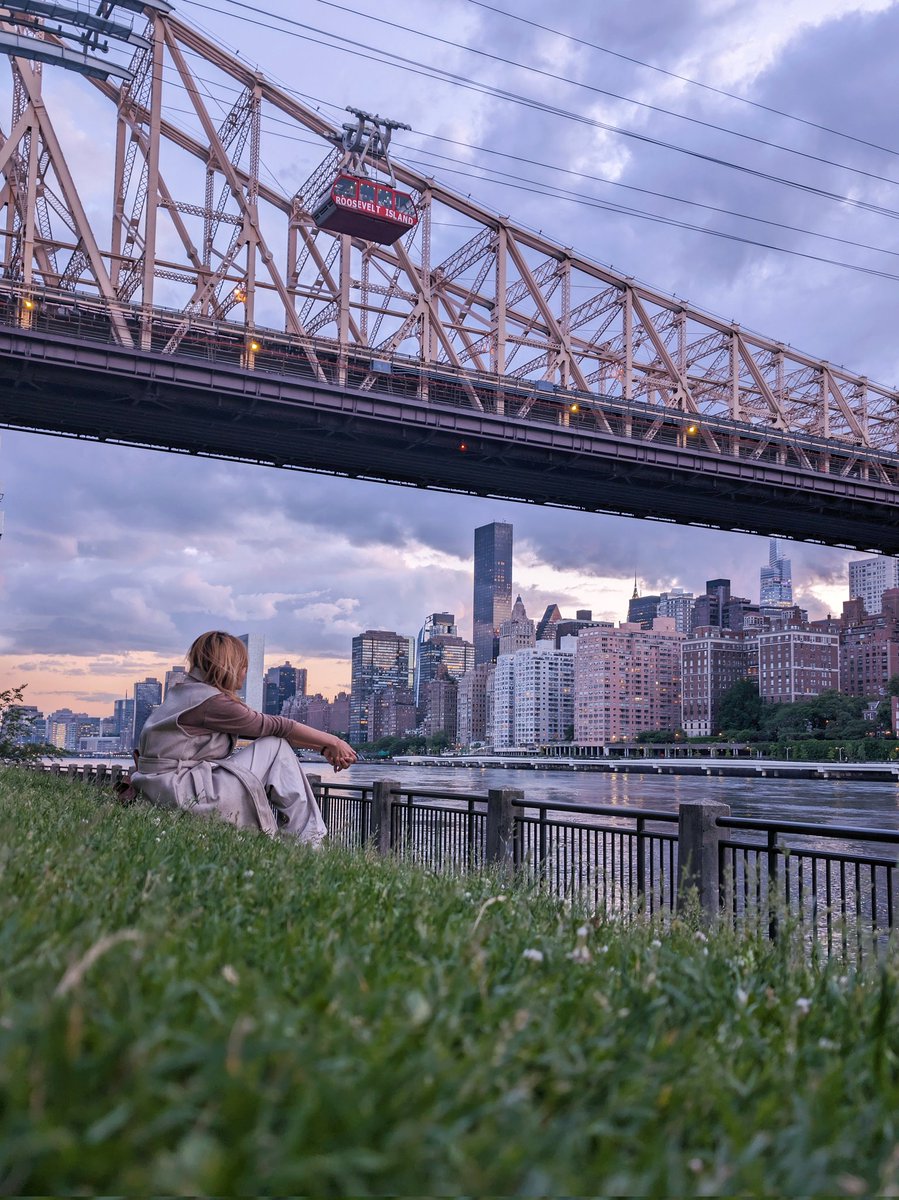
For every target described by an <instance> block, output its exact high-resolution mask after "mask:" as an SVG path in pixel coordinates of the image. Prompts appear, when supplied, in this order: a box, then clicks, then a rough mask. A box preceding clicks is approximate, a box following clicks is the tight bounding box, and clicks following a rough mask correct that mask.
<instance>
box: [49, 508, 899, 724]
mask: <svg viewBox="0 0 899 1200" xmlns="http://www.w3.org/2000/svg"><path fill="white" fill-rule="evenodd" d="M509 524H510V525H511V524H512V522H509ZM513 528H514V526H513ZM475 532H477V530H475ZM748 540H750V539H748V538H747V541H748ZM752 540H753V541H754V542H757V543H762V542H763V541H764V540H765V539H761V538H756V539H752ZM767 544H768V548H767V562H768V563H769V564H771V563H774V562H775V561H781V562H782V561H784V558H785V556H784V555H783V554H782V553H780V557H779V558H778V545H777V542H776V540H775V539H768V540H767ZM787 544H789V545H790V546H792V547H793V548H794V551H795V549H796V548H798V547H799V546H800V545H801V544H799V543H787ZM869 561H871V560H870V558H858V557H856V558H849V560H848V563H847V567H846V578H845V579H844V581H843V583H842V584H834V585H833V588H832V591H833V596H832V598H833V600H834V603H833V604H832V605H831V606H830V608H829V609H828V612H827V613H825V612H824V611H823V610H822V611H817V609H814V608H813V611H811V612H810V613H809V616H810V618H811V619H813V620H814V619H816V618H820V617H822V616H825V615H831V614H838V613H839V611H840V608H841V606H842V602H843V601H844V600H846V599H849V598H850V594H851V593H852V585H851V582H850V576H851V574H852V573H851V572H850V569H849V564H854V567H853V570H854V571H855V573H856V575H858V573H859V571H860V569H861V568H862V566H863V565H864V564H866V563H868V562H869ZM474 563H475V556H474V554H470V558H469V562H468V564H467V574H468V581H469V583H468V586H469V595H470V587H471V579H472V578H473V576H474ZM787 563H788V564H789V560H787ZM732 565H733V564H732ZM531 566H532V564H525V566H524V568H523V572H522V573H523V574H524V575H525V577H527V575H528V569H529V567H531ZM753 569H754V570H755V579H756V587H755V594H754V595H753V596H752V599H753V600H754V599H755V596H758V597H759V599H760V598H761V594H762V592H761V585H760V579H759V574H760V573H759V567H758V566H757V565H755V564H749V565H748V567H747V569H746V570H745V571H744V572H743V576H744V577H745V578H750V577H752V574H753ZM462 570H463V571H464V570H465V567H464V566H463V567H462ZM764 570H765V567H764V563H763V565H762V568H761V572H762V577H764V574H763V573H764ZM520 577H521V575H520V572H519V566H518V563H517V562H515V560H514V558H513V570H512V587H513V591H514V593H515V595H516V597H520V595H521V594H524V595H528V596H531V597H532V598H533V596H538V597H540V604H539V610H540V611H542V610H543V609H544V608H545V607H548V606H549V605H550V604H552V603H555V602H558V601H559V600H560V599H561V602H562V605H561V606H562V608H563V610H564V612H563V617H564V619H566V620H570V619H571V618H573V616H574V612H575V610H578V609H583V608H584V607H585V606H584V604H583V598H582V597H581V596H571V595H568V594H566V593H564V592H559V591H555V592H551V591H549V590H541V589H539V588H536V587H533V586H532V587H531V588H528V587H527V586H526V585H522V586H519V584H518V582H517V580H518V579H519V578H520ZM890 577H892V576H890ZM682 579H683V581H684V582H686V583H687V585H688V586H687V587H686V588H682V587H681V585H680V584H672V583H670V582H669V583H668V586H667V588H665V587H664V586H663V585H661V584H660V585H659V587H660V592H661V594H662V595H663V596H665V595H666V594H667V595H674V596H675V597H676V595H677V593H678V592H679V591H681V590H683V591H684V592H685V593H686V594H687V595H691V594H692V595H693V596H696V597H699V596H700V595H702V587H701V585H700V583H699V582H698V581H696V580H694V579H692V578H687V577H682ZM621 582H622V585H623V584H624V582H625V581H621ZM714 582H718V581H717V580H716V581H714ZM627 583H629V585H630V587H631V588H632V589H633V588H634V586H635V583H634V581H633V580H632V579H628V580H627ZM637 585H639V576H638V578H637ZM801 588H802V584H801V581H800V584H799V589H800V590H799V592H798V595H799V596H800V598H801V597H802V596H803V595H807V593H804V592H803V591H802V590H801ZM638 590H639V587H638ZM732 592H733V594H736V592H737V589H736V588H732ZM549 596H553V597H555V600H547V602H546V604H543V603H542V600H543V598H544V597H549ZM516 603H518V600H516ZM797 603H798V602H797ZM619 604H620V607H619V608H618V609H610V610H609V611H605V612H604V611H602V610H600V611H594V612H593V613H592V616H593V619H594V620H595V621H598V622H601V621H611V622H612V623H613V624H614V625H616V626H617V625H618V624H620V623H621V622H624V621H626V620H627V619H628V614H629V611H630V609H631V607H632V604H633V592H631V593H630V595H628V597H627V599H624V598H623V597H622V598H621V600H620V601H619ZM469 607H470V606H469ZM528 607H531V608H532V611H537V609H536V608H533V607H532V605H531V603H530V602H529V603H528V604H525V608H528ZM817 607H818V608H822V606H821V605H820V604H818V606H817ZM660 611H661V610H660ZM453 615H454V614H452V613H446V612H445V611H444V612H441V613H438V612H436V611H435V612H434V613H432V614H431V616H430V617H428V618H427V620H433V619H434V618H435V617H438V616H453ZM466 616H467V620H468V623H469V628H468V629H466V628H465V626H464V621H465V620H466ZM466 616H463V618H462V619H461V620H459V621H458V622H457V623H456V624H457V626H460V627H461V628H460V633H462V634H463V636H464V635H468V634H470V633H473V619H472V617H471V615H470V614H467V615H466ZM419 620H421V618H419V617H416V616H414V615H413V614H411V613H408V614H407V619H406V620H405V621H400V622H398V628H397V633H398V634H399V636H401V637H403V638H408V639H409V640H414V639H415V633H413V632H411V630H412V629H413V627H414V626H415V625H416V623H417V622H418V621H419ZM386 627H387V623H386V622H383V621H382V622H377V621H373V622H372V623H370V625H369V628H372V629H377V628H386ZM363 632H364V630H363V629H361V628H360V629H356V630H355V631H354V632H353V634H352V635H351V637H352V638H353V639H355V638H356V637H357V636H359V635H361V634H362V633H363ZM240 636H241V637H242V639H243V640H246V639H247V638H248V637H249V638H251V639H252V645H253V646H254V647H255V648H256V652H255V658H256V660H257V661H256V664H255V667H256V674H257V675H258V684H259V690H260V694H261V688H262V682H263V680H262V674H263V670H264V671H265V673H270V672H271V671H272V670H273V669H276V667H277V666H278V665H279V664H281V663H282V662H283V660H284V659H285V658H290V657H291V656H292V657H294V658H296V659H297V663H296V664H295V665H296V666H297V667H300V668H301V669H302V671H303V673H304V675H305V677H306V678H307V679H308V681H309V691H310V692H316V693H320V694H323V695H325V696H326V698H328V699H331V698H333V697H334V696H336V695H338V694H340V693H342V692H347V693H348V692H350V690H351V671H350V666H351V657H352V656H351V655H346V656H345V657H343V658H336V657H335V658H334V659H316V658H305V657H303V658H302V662H300V657H301V656H299V655H297V654H296V653H295V652H290V651H288V652H282V651H281V650H279V649H277V648H276V647H272V646H270V645H269V644H268V641H267V639H266V637H265V633H264V631H262V630H260V631H257V632H254V633H252V634H249V635H247V634H241V635H240ZM260 638H261V639H262V644H263V645H264V652H262V651H261V650H260ZM497 649H499V646H497ZM175 657H176V656H175V655H165V654H163V655H161V656H159V657H158V658H153V659H151V658H145V659H138V658H132V657H131V656H126V658H125V661H124V667H125V669H126V670H127V669H131V664H138V663H140V664H143V665H140V666H138V665H134V667H133V670H132V674H131V675H130V677H129V678H128V680H127V681H125V683H124V685H123V690H122V691H121V692H120V693H119V694H118V695H116V696H114V697H112V699H110V700H108V701H100V702H98V704H97V705H95V708H96V711H90V707H91V706H90V704H89V703H87V702H83V701H80V700H79V697H78V692H77V690H72V691H62V692H61V693H59V692H57V693H55V694H54V698H53V700H51V701H48V700H46V699H44V700H43V702H42V700H41V693H39V692H38V691H37V690H33V691H30V694H29V692H26V696H25V700H26V703H28V704H30V705H34V706H35V707H37V708H39V709H42V710H43V711H44V712H48V713H49V712H53V711H57V710H60V709H64V708H69V709H72V710H74V711H76V712H87V713H88V715H90V716H91V717H107V716H108V715H109V713H110V712H111V711H112V707H113V704H114V703H115V704H118V703H121V701H122V699H130V698H131V696H132V690H133V687H134V685H135V683H137V682H139V679H138V676H139V675H141V674H142V675H143V676H144V677H153V676H154V675H158V676H159V678H160V679H165V678H166V677H167V676H169V675H171V674H172V672H173V671H174V670H178V669H180V664H179V663H177V662H176V661H174V660H175ZM263 663H264V667H263V666H262V665H261V664H263ZM147 664H149V665H147ZM328 667H332V668H333V667H336V672H340V671H343V669H344V667H346V674H345V677H343V676H341V677H339V678H338V677H337V674H336V672H335V674H334V675H333V678H334V679H335V680H336V682H333V683H329V682H327V681H328V679H329V675H328V670H327V668H328ZM26 674H28V672H27V670H26ZM25 682H26V683H28V682H29V681H28V679H27V678H26V680H25ZM259 707H260V709H261V708H262V707H263V706H262V703H261V702H260V704H259Z"/></svg>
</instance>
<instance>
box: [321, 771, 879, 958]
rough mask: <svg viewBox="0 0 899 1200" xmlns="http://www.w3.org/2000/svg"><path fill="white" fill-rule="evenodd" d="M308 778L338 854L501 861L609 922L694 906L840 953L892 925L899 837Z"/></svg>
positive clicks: (428, 862) (851, 951)
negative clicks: (791, 931) (356, 849)
mask: <svg viewBox="0 0 899 1200" xmlns="http://www.w3.org/2000/svg"><path fill="white" fill-rule="evenodd" d="M310 779H311V781H312V782H313V785H314V787H315V790H316V793H317V794H318V795H319V797H320V800H321V803H322V807H323V811H324V813H325V816H326V820H327V819H328V817H329V816H330V818H331V819H330V821H329V829H330V831H331V837H332V839H334V840H336V841H339V842H341V843H342V844H344V845H357V846H360V847H363V846H369V847H371V848H373V849H374V850H375V851H376V852H378V853H382V854H389V855H393V856H394V857H397V858H400V859H403V860H405V861H409V862H414V863H416V864H419V865H421V866H424V867H428V868H431V869H434V870H440V871H447V870H449V871H460V872H461V871H471V870H478V869H480V868H482V867H485V866H494V867H497V866H498V867H501V868H503V869H507V870H509V871H510V872H514V873H515V874H516V875H517V876H518V877H519V878H520V879H523V880H525V881H526V882H528V883H530V884H532V885H533V886H534V887H536V888H539V889H542V890H545V891H547V892H549V893H550V894H552V895H555V896H558V897H559V898H563V899H567V900H572V901H575V902H577V903H579V904H583V905H586V906H587V907H588V908H590V909H592V910H594V911H601V912H605V913H608V914H614V915H616V916H618V917H624V918H628V919H630V918H633V917H635V916H637V915H643V914H647V913H648V914H661V915H662V916H664V915H665V914H671V913H673V912H675V911H676V910H677V908H678V906H683V905H684V904H685V903H687V902H688V898H690V900H691V902H693V903H696V902H698V904H699V906H700V909H701V911H702V912H703V914H704V915H705V916H706V917H707V918H711V917H715V918H721V919H725V920H728V921H730V922H732V923H733V924H734V925H737V926H743V927H747V926H751V927H755V928H758V929H760V930H762V932H764V933H766V934H767V935H768V936H769V937H771V938H776V937H778V936H779V934H780V933H781V932H782V931H783V930H784V929H785V928H786V927H787V926H791V927H794V928H798V929H799V931H800V933H801V935H802V936H803V937H804V939H805V941H806V942H807V944H808V945H809V946H810V947H811V948H813V949H815V948H816V949H819V950H822V951H825V952H826V953H828V954H836V953H841V954H843V955H844V956H858V955H861V954H863V953H864V952H865V951H866V950H870V949H871V948H872V947H875V946H878V945H881V944H883V943H884V941H885V940H886V938H887V936H888V935H889V933H890V932H891V931H892V929H893V928H894V926H895V925H896V924H897V923H899V915H897V902H899V867H897V853H899V850H897V847H899V831H894V830H883V829H866V828H855V827H851V826H821V825H813V824H807V823H804V822H797V821H780V822H777V821H762V820H756V819H754V818H745V817H733V816H731V814H730V809H729V807H728V806H727V805H725V804H715V803H709V802H698V803H684V804H681V805H680V807H679V809H678V811H677V812H664V811H654V810H650V809H643V808H622V807H618V806H596V805H585V804H568V803H562V802H559V801H533V800H528V799H527V798H526V796H525V794H524V793H523V792H522V791H519V790H517V789H514V788H497V789H493V790H491V791H489V792H488V793H487V794H486V795H483V794H467V793H459V792H447V791H431V790H422V789H417V788H416V789H411V788H407V787H404V786H402V785H401V784H399V783H398V782H396V781H393V780H388V779H382V780H379V781H378V782H376V783H374V784H372V785H369V786H367V787H362V788H360V787H349V786H347V785H344V784H336V783H331V782H328V783H324V782H322V781H321V780H320V779H319V778H317V777H315V776H312V777H310ZM338 805H341V806H342V807H340V808H338V807H337V806H338ZM354 805H355V806H356V807H355V808H354V807H353V806H354ZM338 813H340V814H342V816H341V817H338Z"/></svg>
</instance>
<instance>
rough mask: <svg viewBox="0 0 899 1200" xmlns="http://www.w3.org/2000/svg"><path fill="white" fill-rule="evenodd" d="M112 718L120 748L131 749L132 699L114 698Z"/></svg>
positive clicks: (132, 726) (132, 725)
mask: <svg viewBox="0 0 899 1200" xmlns="http://www.w3.org/2000/svg"><path fill="white" fill-rule="evenodd" d="M112 711H113V720H114V721H115V728H116V733H117V734H118V736H119V745H120V748H121V749H122V750H131V749H133V747H132V744H131V733H132V730H133V728H134V700H132V699H124V700H116V701H115V703H114V704H113V706H112Z"/></svg>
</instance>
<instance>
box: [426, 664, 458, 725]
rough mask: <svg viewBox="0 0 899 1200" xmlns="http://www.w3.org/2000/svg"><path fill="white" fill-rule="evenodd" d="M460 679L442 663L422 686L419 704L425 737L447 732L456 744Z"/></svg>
mask: <svg viewBox="0 0 899 1200" xmlns="http://www.w3.org/2000/svg"><path fill="white" fill-rule="evenodd" d="M458 700H459V681H458V679H457V678H454V677H453V676H451V675H450V673H449V671H448V670H447V668H446V667H445V666H444V664H443V663H441V664H440V665H439V666H438V668H437V674H436V675H435V677H434V678H433V679H429V680H428V682H427V683H426V684H424V685H423V686H422V695H421V701H420V703H419V705H418V713H419V721H420V728H421V731H422V733H423V734H424V735H425V737H428V738H430V737H433V736H434V735H435V734H437V733H445V734H446V736H447V737H448V738H449V744H450V745H451V746H454V745H455V744H456V734H457V728H458V713H457V709H458Z"/></svg>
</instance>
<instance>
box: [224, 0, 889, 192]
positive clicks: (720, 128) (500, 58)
mask: <svg viewBox="0 0 899 1200" xmlns="http://www.w3.org/2000/svg"><path fill="white" fill-rule="evenodd" d="M225 2H226V3H227V4H232V5H234V6H236V7H238V8H247V9H250V10H251V11H252V12H262V11H263V10H262V9H259V8H257V7H254V6H251V5H249V4H244V3H242V0H225ZM316 2H317V3H318V4H323V5H325V6H326V7H327V8H334V9H337V10H338V11H339V12H345V13H352V15H353V16H356V17H365V18H366V19H367V20H369V21H374V22H375V23H376V24H378V25H386V26H387V27H388V28H390V29H399V30H402V31H403V32H404V33H411V34H414V35H415V37H420V38H425V39H426V40H427V41H429V42H437V43H438V44H439V45H441V46H450V47H452V48H453V49H455V50H462V51H464V52H465V53H466V54H475V55H477V56H478V57H479V58H486V59H489V60H490V61H491V62H496V63H502V64H503V65H505V66H509V67H514V68H516V69H517V70H521V71H530V72H531V73H532V74H534V75H540V76H542V77H543V78H544V79H552V80H554V81H555V82H557V83H565V84H568V85H569V86H571V87H577V88H581V89H582V90H584V91H588V92H593V93H594V94H595V95H597V96H606V97H608V98H609V99H612V100H622V101H624V103H626V104H633V105H635V106H636V107H638V108H645V109H648V110H649V111H650V112H655V113H661V114H662V115H664V116H666V117H674V118H675V119H676V120H678V121H688V122H689V123H690V124H691V125H699V126H701V127H702V128H704V129H713V130H715V132H716V133H725V134H727V135H728V136H729V137H735V138H741V139H742V140H743V141H747V142H754V143H755V144H756V145H758V146H766V147H767V148H768V149H771V150H781V151H783V152H784V153H785V154H795V155H797V156H798V157H800V158H805V159H808V160H809V161H810V162H817V163H821V164H822V165H823V166H828V167H836V168H837V169H838V170H840V171H851V172H853V173H854V174H857V175H863V176H865V177H866V178H868V179H874V180H876V181H877V182H878V183H890V184H893V186H899V180H897V179H890V178H889V177H887V176H883V175H878V174H876V172H873V171H866V170H864V169H863V168H861V167H852V166H848V165H847V164H846V163H840V162H835V161H834V160H833V159H830V158H824V157H823V156H822V155H819V154H810V153H808V152H807V151H805V150H798V149H796V148H795V147H793V146H783V145H781V144H780V143H779V142H772V141H769V140H768V139H767V138H763V137H758V136H757V135H755V134H751V133H743V132H741V131H740V130H738V129H729V128H728V127H727V126H725V125H720V124H718V122H716V121H704V120H703V119H702V118H701V117H691V116H689V115H688V114H686V113H680V112H676V111H675V110H673V109H670V108H662V107H661V106H660V105H658V104H650V103H649V102H648V101H646V100H635V99H634V98H633V97H632V96H625V95H622V94H621V93H620V92H611V91H609V90H608V89H606V88H601V87H597V86H596V85H595V84H592V83H585V82H583V81H582V80H579V79H571V78H569V76H567V75H559V74H557V73H556V72H555V71H547V70H544V69H543V68H542V67H535V66H532V65H531V64H530V63H523V62H517V61H516V60H515V59H511V58H506V57H505V56H504V55H502V54H493V53H491V52H490V51H489V50H481V49H480V48H479V47H477V46H468V45H465V44H464V43H462V42H456V41H453V40H452V39H451V38H445V37H440V36H439V35H438V34H435V33H426V32H425V31H424V30H422V29H413V28H412V27H411V26H409V25H402V24H400V23H399V22H397V21H388V20H387V18H386V17H377V16H374V14H372V13H368V12H365V11H364V10H361V9H358V8H351V7H350V6H349V5H347V4H339V3H337V0H316ZM496 11H498V10H496ZM265 15H266V16H270V17H273V18H275V19H277V20H282V21H284V20H289V19H290V18H287V17H283V16H281V14H279V13H271V12H269V13H265ZM318 32H322V31H321V30H319V31H318Z"/></svg>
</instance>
